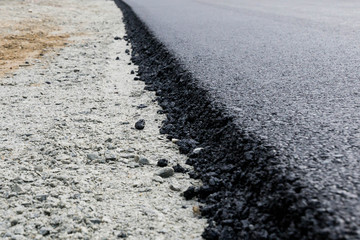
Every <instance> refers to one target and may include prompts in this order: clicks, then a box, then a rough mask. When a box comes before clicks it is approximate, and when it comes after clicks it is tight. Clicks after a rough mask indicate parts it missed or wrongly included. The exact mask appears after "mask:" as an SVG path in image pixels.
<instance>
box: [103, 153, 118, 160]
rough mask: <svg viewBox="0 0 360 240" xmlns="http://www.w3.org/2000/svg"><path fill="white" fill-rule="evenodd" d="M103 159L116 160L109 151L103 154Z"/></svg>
mask: <svg viewBox="0 0 360 240" xmlns="http://www.w3.org/2000/svg"><path fill="white" fill-rule="evenodd" d="M105 159H106V160H107V161H115V160H116V156H115V154H114V153H112V152H110V151H106V152H105Z"/></svg>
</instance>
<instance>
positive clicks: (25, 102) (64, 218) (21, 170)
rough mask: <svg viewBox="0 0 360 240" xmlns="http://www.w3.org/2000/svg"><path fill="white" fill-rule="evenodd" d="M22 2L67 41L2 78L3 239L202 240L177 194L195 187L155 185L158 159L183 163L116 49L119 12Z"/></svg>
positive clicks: (80, 4) (75, 2) (179, 177)
mask: <svg viewBox="0 0 360 240" xmlns="http://www.w3.org/2000/svg"><path fill="white" fill-rule="evenodd" d="M8 2H9V4H10V2H11V1H8ZM25 2H26V4H27V5H22V7H23V9H25V10H26V9H27V8H28V7H29V8H30V7H31V11H24V14H25V15H26V14H40V13H41V11H43V12H44V14H48V15H51V16H53V17H54V19H56V22H57V23H58V24H59V26H60V30H58V31H60V32H61V31H64V32H67V33H70V35H71V36H72V37H71V38H70V41H71V43H70V44H68V45H67V47H65V48H63V49H61V50H58V51H57V53H53V54H47V55H45V56H44V57H43V58H41V59H39V60H37V61H31V62H34V65H32V66H30V67H25V68H20V69H18V70H17V71H15V72H13V74H11V75H7V76H5V77H3V78H2V79H0V89H1V90H0V117H1V121H0V169H1V172H0V238H2V239H6V238H8V239H42V238H53V239H116V238H127V239H200V238H201V237H200V235H201V233H202V231H203V229H204V227H205V224H206V220H205V219H201V218H199V217H198V216H197V215H196V211H195V213H194V211H193V207H194V206H195V207H194V209H197V207H196V205H197V203H196V202H194V201H185V200H184V198H183V197H182V196H180V193H181V190H184V189H186V188H187V187H188V186H190V185H199V184H200V182H196V181H194V180H192V179H189V177H188V176H187V175H185V174H180V173H175V174H174V175H173V176H171V177H169V178H161V177H159V176H155V175H154V173H156V172H157V171H159V170H160V168H159V167H157V166H156V161H157V160H158V159H160V158H166V159H168V160H169V162H170V164H169V165H170V166H172V165H175V164H176V163H180V164H181V165H184V160H185V158H184V156H182V155H179V154H178V150H177V147H176V146H175V145H174V144H173V143H172V142H169V141H168V140H166V138H165V136H162V135H159V126H160V124H161V121H162V120H163V119H164V116H163V115H159V114H157V113H156V112H157V110H159V107H158V106H157V104H156V102H154V101H153V100H154V98H155V96H154V94H153V93H151V92H146V91H144V90H143V88H144V84H143V82H139V81H134V80H133V79H134V76H135V75H134V74H131V71H132V70H133V71H135V73H136V70H137V67H136V66H134V65H133V64H131V65H129V63H130V56H129V55H128V54H126V53H125V50H126V49H130V46H127V42H126V41H124V40H114V37H115V36H119V37H123V36H124V35H125V30H124V24H123V22H122V15H121V12H120V10H119V9H118V8H117V7H116V6H115V4H114V3H113V2H112V1H106V0H86V1H85V0H64V1H60V2H59V1H45V0H38V1H36V0H33V1H25ZM55 2H56V4H52V3H55ZM20 3H21V4H23V3H24V1H12V4H14V6H13V7H14V8H16V7H17V6H16V4H20ZM0 7H3V6H1V5H0ZM25 12H26V13H25ZM117 57H119V60H115V59H116V58H117ZM140 104H144V105H147V107H146V108H138V107H137V106H138V105H140ZM139 119H145V128H144V130H137V129H135V128H134V125H135V122H136V121H138V120H139ZM143 158H146V159H147V160H148V161H149V163H150V164H149V165H142V164H140V163H139V160H140V161H143V162H144V163H146V160H144V159H143ZM179 190H180V191H179Z"/></svg>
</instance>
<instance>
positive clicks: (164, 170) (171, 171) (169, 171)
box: [156, 167, 174, 178]
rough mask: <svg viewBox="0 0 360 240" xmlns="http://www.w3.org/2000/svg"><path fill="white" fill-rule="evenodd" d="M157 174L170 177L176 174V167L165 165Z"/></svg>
mask: <svg viewBox="0 0 360 240" xmlns="http://www.w3.org/2000/svg"><path fill="white" fill-rule="evenodd" d="M156 175H158V176H160V177H162V178H168V177H171V176H173V175H174V169H173V168H171V167H165V168H162V169H160V170H159V171H158V172H157V173H156Z"/></svg>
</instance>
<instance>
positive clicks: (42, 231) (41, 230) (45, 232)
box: [39, 227, 51, 237]
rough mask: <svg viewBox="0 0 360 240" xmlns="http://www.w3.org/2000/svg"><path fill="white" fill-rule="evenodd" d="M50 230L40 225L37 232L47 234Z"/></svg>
mask: <svg viewBox="0 0 360 240" xmlns="http://www.w3.org/2000/svg"><path fill="white" fill-rule="evenodd" d="M50 232H51V230H50V229H49V228H47V227H42V228H40V230H39V233H40V234H41V235H42V236H44V237H45V236H48V235H49V234H50Z"/></svg>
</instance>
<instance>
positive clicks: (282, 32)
mask: <svg viewBox="0 0 360 240" xmlns="http://www.w3.org/2000/svg"><path fill="white" fill-rule="evenodd" d="M116 2H117V3H118V5H119V6H120V8H121V9H123V11H124V14H125V21H126V23H127V32H128V35H129V37H130V39H131V41H132V44H133V46H134V52H133V60H134V61H135V62H137V63H139V65H140V68H139V73H140V76H141V78H142V80H144V81H145V82H146V84H147V85H148V86H147V89H150V90H155V91H156V94H157V95H158V100H159V102H160V105H162V106H163V108H164V112H165V113H167V114H168V115H167V116H168V117H167V121H165V125H164V127H163V128H162V132H164V133H167V134H169V138H171V137H176V138H181V139H183V142H180V143H178V144H179V146H182V147H184V146H185V151H183V152H184V153H187V152H188V151H189V150H188V149H186V146H187V147H189V148H191V147H192V148H194V147H195V146H200V147H203V148H204V150H203V151H202V152H201V153H200V155H199V154H197V156H195V155H196V154H195V155H194V154H189V157H190V158H189V160H188V163H189V164H192V165H193V166H194V167H195V170H196V171H197V173H194V174H193V177H199V178H201V179H202V180H203V182H204V186H203V187H202V188H200V189H195V191H194V195H196V194H197V195H198V198H199V201H201V202H204V203H206V204H207V205H206V206H205V207H204V208H203V209H202V214H203V215H204V216H206V217H208V219H209V224H210V225H209V227H208V228H207V229H206V231H205V232H204V234H203V236H204V237H205V238H208V239H217V238H220V239H235V238H239V239H360V211H359V210H360V202H359V187H360V186H359V184H360V176H359V174H360V165H359V160H360V84H359V78H360V71H359V60H360V59H359V56H360V47H359V40H360V34H359V31H358V29H359V25H360V16H359V14H358V12H359V10H360V3H359V2H358V1H354V0H350V1H346V2H343V1H334V0H322V1H316V2H314V1H309V0H295V1H285V0H275V1H271V2H269V1H265V0H259V1H250V0H224V1H215V0H197V1H196V0H173V1H168V0H124V2H125V4H124V3H123V2H121V1H116ZM129 6H130V8H131V9H132V10H133V12H134V13H135V15H134V14H133V12H132V10H131V9H130V8H129ZM180 150H181V149H180Z"/></svg>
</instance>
